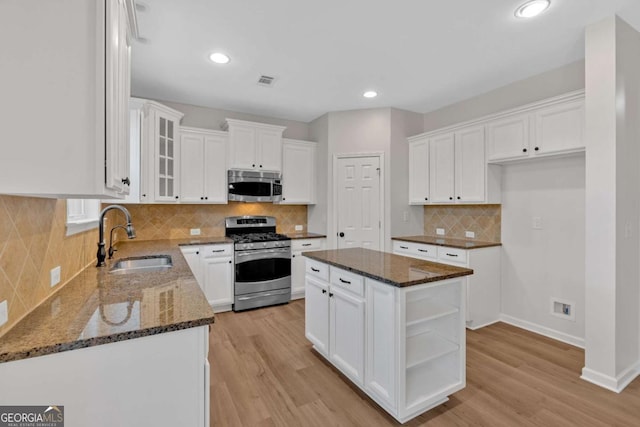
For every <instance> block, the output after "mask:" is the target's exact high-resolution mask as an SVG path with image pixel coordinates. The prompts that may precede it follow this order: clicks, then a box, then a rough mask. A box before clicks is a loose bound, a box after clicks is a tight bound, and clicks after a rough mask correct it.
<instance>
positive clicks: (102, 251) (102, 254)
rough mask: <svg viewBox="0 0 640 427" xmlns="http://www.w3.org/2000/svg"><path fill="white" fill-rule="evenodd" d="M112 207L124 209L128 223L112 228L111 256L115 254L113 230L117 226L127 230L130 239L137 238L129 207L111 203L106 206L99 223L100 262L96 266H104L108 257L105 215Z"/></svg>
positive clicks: (110, 239)
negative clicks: (105, 237)
mask: <svg viewBox="0 0 640 427" xmlns="http://www.w3.org/2000/svg"><path fill="white" fill-rule="evenodd" d="M112 209H118V210H120V211H122V213H124V216H125V217H126V219H127V224H126V225H116V226H115V227H113V228H112V229H111V233H110V238H109V258H111V257H112V256H113V252H114V251H115V249H113V230H115V229H116V228H122V229H124V230H125V231H126V232H127V237H128V238H129V239H135V238H136V230H135V229H134V228H133V224H131V214H130V213H129V211H128V210H127V208H125V207H124V206H120V205H109V206H107V207H106V208H104V209H103V210H102V212H100V222H99V223H98V230H99V232H100V238H99V239H98V255H97V256H98V264H97V265H96V267H104V266H105V265H106V264H105V262H104V260H105V258H106V257H107V253H106V251H105V249H104V247H105V243H104V216H105V215H106V214H107V212H109V211H110V210H112Z"/></svg>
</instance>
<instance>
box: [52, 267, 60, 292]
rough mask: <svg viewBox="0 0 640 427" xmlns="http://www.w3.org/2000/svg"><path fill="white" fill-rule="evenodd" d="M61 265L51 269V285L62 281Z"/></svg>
mask: <svg viewBox="0 0 640 427" xmlns="http://www.w3.org/2000/svg"><path fill="white" fill-rule="evenodd" d="M60 273H61V271H60V266H57V267H55V268H52V269H51V287H52V288H53V287H54V286H55V285H57V284H58V283H60Z"/></svg>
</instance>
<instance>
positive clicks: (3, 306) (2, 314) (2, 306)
mask: <svg viewBox="0 0 640 427" xmlns="http://www.w3.org/2000/svg"><path fill="white" fill-rule="evenodd" d="M7 320H9V311H8V308H7V300H4V301H2V302H0V326H2V325H4V324H5V323H7Z"/></svg>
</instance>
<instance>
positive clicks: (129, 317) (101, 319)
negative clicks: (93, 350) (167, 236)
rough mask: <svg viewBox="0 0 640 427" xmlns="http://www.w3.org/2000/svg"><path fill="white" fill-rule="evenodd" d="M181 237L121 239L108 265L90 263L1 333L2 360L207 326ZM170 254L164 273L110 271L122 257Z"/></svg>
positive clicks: (209, 317) (209, 316)
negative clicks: (167, 267) (146, 239)
mask: <svg viewBox="0 0 640 427" xmlns="http://www.w3.org/2000/svg"><path fill="white" fill-rule="evenodd" d="M180 242H181V241H177V240H161V241H135V240H132V241H126V242H122V243H119V244H118V245H117V246H118V252H117V253H116V257H115V258H116V259H114V260H112V261H107V266H106V267H102V268H96V267H94V266H89V267H87V268H86V269H84V270H83V271H82V272H80V274H78V276H76V277H75V278H74V279H72V280H71V281H70V282H68V283H67V284H66V285H64V286H63V287H62V288H60V290H59V291H58V292H56V293H55V294H53V295H52V296H51V297H49V298H48V299H47V300H46V301H44V302H43V303H42V304H41V305H40V306H38V307H37V308H36V309H35V310H34V311H32V312H31V313H29V314H28V315H27V316H26V317H25V318H24V319H22V320H21V321H20V322H18V323H17V324H16V325H15V326H14V327H13V328H11V329H10V330H9V331H8V332H7V333H6V334H5V335H3V336H2V337H0V362H8V361H13V360H20V359H26V358H30V357H35V356H42V355H46V354H51V353H58V352H62V351H67V350H74V349H79V348H85V347H91V346H95V345H100V344H108V343H112V342H116V341H123V340H128V339H133V338H139V337H144V336H148V335H155V334H161V333H165V332H171V331H176V330H180V329H187V328H192V327H196V326H203V325H208V324H211V323H213V322H214V313H213V310H212V309H211V306H209V304H208V302H207V300H206V298H205V296H204V294H203V292H202V290H201V289H200V286H199V285H198V283H197V282H196V279H195V278H194V276H193V274H192V273H191V270H190V269H189V266H188V265H187V263H186V261H185V259H184V257H183V256H182V253H181V252H180V249H179V247H178V244H179V243H180ZM157 254H163V255H169V256H171V258H172V261H173V268H171V269H169V270H166V271H162V272H143V273H135V274H126V275H113V274H109V273H108V271H109V268H110V267H111V265H112V264H113V262H115V261H117V260H118V259H120V258H127V257H132V256H136V257H137V256H145V255H157Z"/></svg>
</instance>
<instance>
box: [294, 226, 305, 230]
mask: <svg viewBox="0 0 640 427" xmlns="http://www.w3.org/2000/svg"><path fill="white" fill-rule="evenodd" d="M295 230H296V231H302V230H304V227H303V226H301V225H296V226H295Z"/></svg>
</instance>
